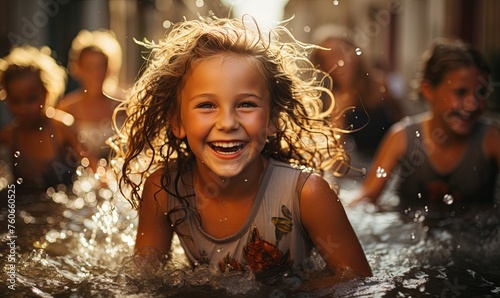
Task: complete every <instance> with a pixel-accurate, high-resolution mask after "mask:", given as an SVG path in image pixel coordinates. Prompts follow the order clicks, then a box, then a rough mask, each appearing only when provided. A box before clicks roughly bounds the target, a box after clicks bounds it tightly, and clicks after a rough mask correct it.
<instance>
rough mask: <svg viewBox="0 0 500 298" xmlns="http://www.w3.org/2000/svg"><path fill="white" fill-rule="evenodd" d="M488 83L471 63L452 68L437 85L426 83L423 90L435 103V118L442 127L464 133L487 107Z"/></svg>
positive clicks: (469, 129)
mask: <svg viewBox="0 0 500 298" xmlns="http://www.w3.org/2000/svg"><path fill="white" fill-rule="evenodd" d="M485 82H486V78H485V77H484V75H482V74H481V73H480V72H479V70H478V69H477V68H476V67H473V66H471V67H464V68H460V69H457V70H454V71H450V72H449V73H447V74H446V75H445V77H444V78H443V80H442V82H441V83H440V84H439V85H438V86H436V87H432V86H431V85H430V84H429V83H428V82H424V83H423V85H422V88H423V89H422V91H423V94H424V96H425V97H426V98H427V100H428V101H429V102H430V104H431V105H432V109H433V114H434V118H435V119H437V120H438V121H439V122H440V123H441V125H442V126H443V128H444V129H446V130H447V131H448V132H449V133H451V134H455V135H457V136H465V135H468V134H469V133H470V132H471V131H472V129H473V127H474V125H475V123H476V121H477V120H478V118H479V116H480V115H481V114H482V112H483V110H484V108H485V105H486V100H485V99H486V98H485V95H486V93H487V85H486V84H485Z"/></svg>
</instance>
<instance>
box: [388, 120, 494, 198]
mask: <svg viewBox="0 0 500 298" xmlns="http://www.w3.org/2000/svg"><path fill="white" fill-rule="evenodd" d="M413 119H418V118H413ZM486 121H487V120H486V119H485V120H484V121H479V122H478V123H477V124H476V125H475V127H474V129H473V132H472V133H471V135H470V138H471V139H470V142H469V144H468V146H467V148H466V151H465V153H464V155H463V158H462V160H460V161H459V162H458V163H457V165H456V166H455V168H453V169H452V170H451V171H449V172H448V173H439V172H437V171H436V170H435V168H434V167H433V165H432V164H431V162H430V160H429V155H428V151H429V150H431V146H425V144H424V142H423V140H424V136H423V134H424V131H423V129H422V124H421V122H420V121H418V120H410V121H408V124H407V126H406V128H405V130H406V139H407V150H406V152H405V154H404V155H403V156H402V158H401V159H400V165H399V167H398V171H397V174H398V178H397V179H398V183H397V184H396V193H398V195H399V196H400V200H401V204H400V207H402V208H407V207H410V206H418V207H421V206H427V205H438V206H439V205H441V206H449V207H453V206H456V205H457V204H458V205H460V206H462V205H470V204H484V203H493V202H494V196H495V184H496V179H497V177H496V176H497V174H498V167H497V165H496V163H495V162H494V161H493V160H488V159H487V158H486V156H485V155H484V152H483V146H482V144H483V140H484V137H485V133H486V131H487V129H488V126H489V125H488V123H487V122H486Z"/></svg>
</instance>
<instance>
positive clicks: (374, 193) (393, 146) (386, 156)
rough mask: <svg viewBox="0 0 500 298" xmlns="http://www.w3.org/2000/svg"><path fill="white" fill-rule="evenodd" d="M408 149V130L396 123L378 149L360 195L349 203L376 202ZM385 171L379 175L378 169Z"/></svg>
mask: <svg viewBox="0 0 500 298" xmlns="http://www.w3.org/2000/svg"><path fill="white" fill-rule="evenodd" d="M405 151H406V132H405V130H404V128H403V127H402V126H401V125H400V124H398V123H397V124H394V125H393V126H392V127H391V129H390V130H389V131H388V132H387V135H386V136H385V137H384V138H383V139H382V142H381V144H380V145H379V147H378V149H377V153H376V156H375V158H374V160H373V163H372V165H371V169H370V170H369V171H368V176H367V177H366V179H365V180H364V181H363V185H362V186H361V191H360V193H359V194H358V196H357V197H356V198H355V199H354V200H353V201H352V202H351V203H350V204H349V206H354V205H356V204H358V203H360V202H362V201H367V202H370V203H373V204H375V203H376V201H377V199H378V198H379V196H380V195H381V194H382V191H383V190H384V187H385V186H386V184H387V181H388V179H389V177H390V175H391V173H392V171H393V170H394V168H395V167H396V166H397V164H398V163H399V158H400V157H401V156H402V155H403V154H404V152H405ZM378 168H380V171H382V172H383V173H385V174H384V175H377V169H378Z"/></svg>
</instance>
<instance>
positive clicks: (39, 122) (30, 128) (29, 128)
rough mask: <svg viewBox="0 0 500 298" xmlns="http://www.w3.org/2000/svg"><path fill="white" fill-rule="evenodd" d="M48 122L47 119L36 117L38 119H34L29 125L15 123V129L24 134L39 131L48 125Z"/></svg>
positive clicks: (41, 116)
mask: <svg viewBox="0 0 500 298" xmlns="http://www.w3.org/2000/svg"><path fill="white" fill-rule="evenodd" d="M48 122H49V119H48V118H47V117H45V116H43V115H40V117H38V119H34V120H33V121H30V122H29V123H26V122H24V123H23V122H17V125H16V127H17V128H18V129H19V130H22V131H25V132H34V131H41V130H43V129H44V128H45V127H46V126H47V125H48Z"/></svg>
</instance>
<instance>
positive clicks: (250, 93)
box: [189, 92, 264, 101]
mask: <svg viewBox="0 0 500 298" xmlns="http://www.w3.org/2000/svg"><path fill="white" fill-rule="evenodd" d="M199 97H202V98H203V97H217V95H216V94H215V93H209V92H205V93H200V94H195V95H193V96H191V97H189V100H193V99H196V98H199ZM236 97H255V98H257V99H259V100H261V101H263V100H264V96H261V95H259V94H257V93H254V92H242V93H238V94H237V95H236Z"/></svg>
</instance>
